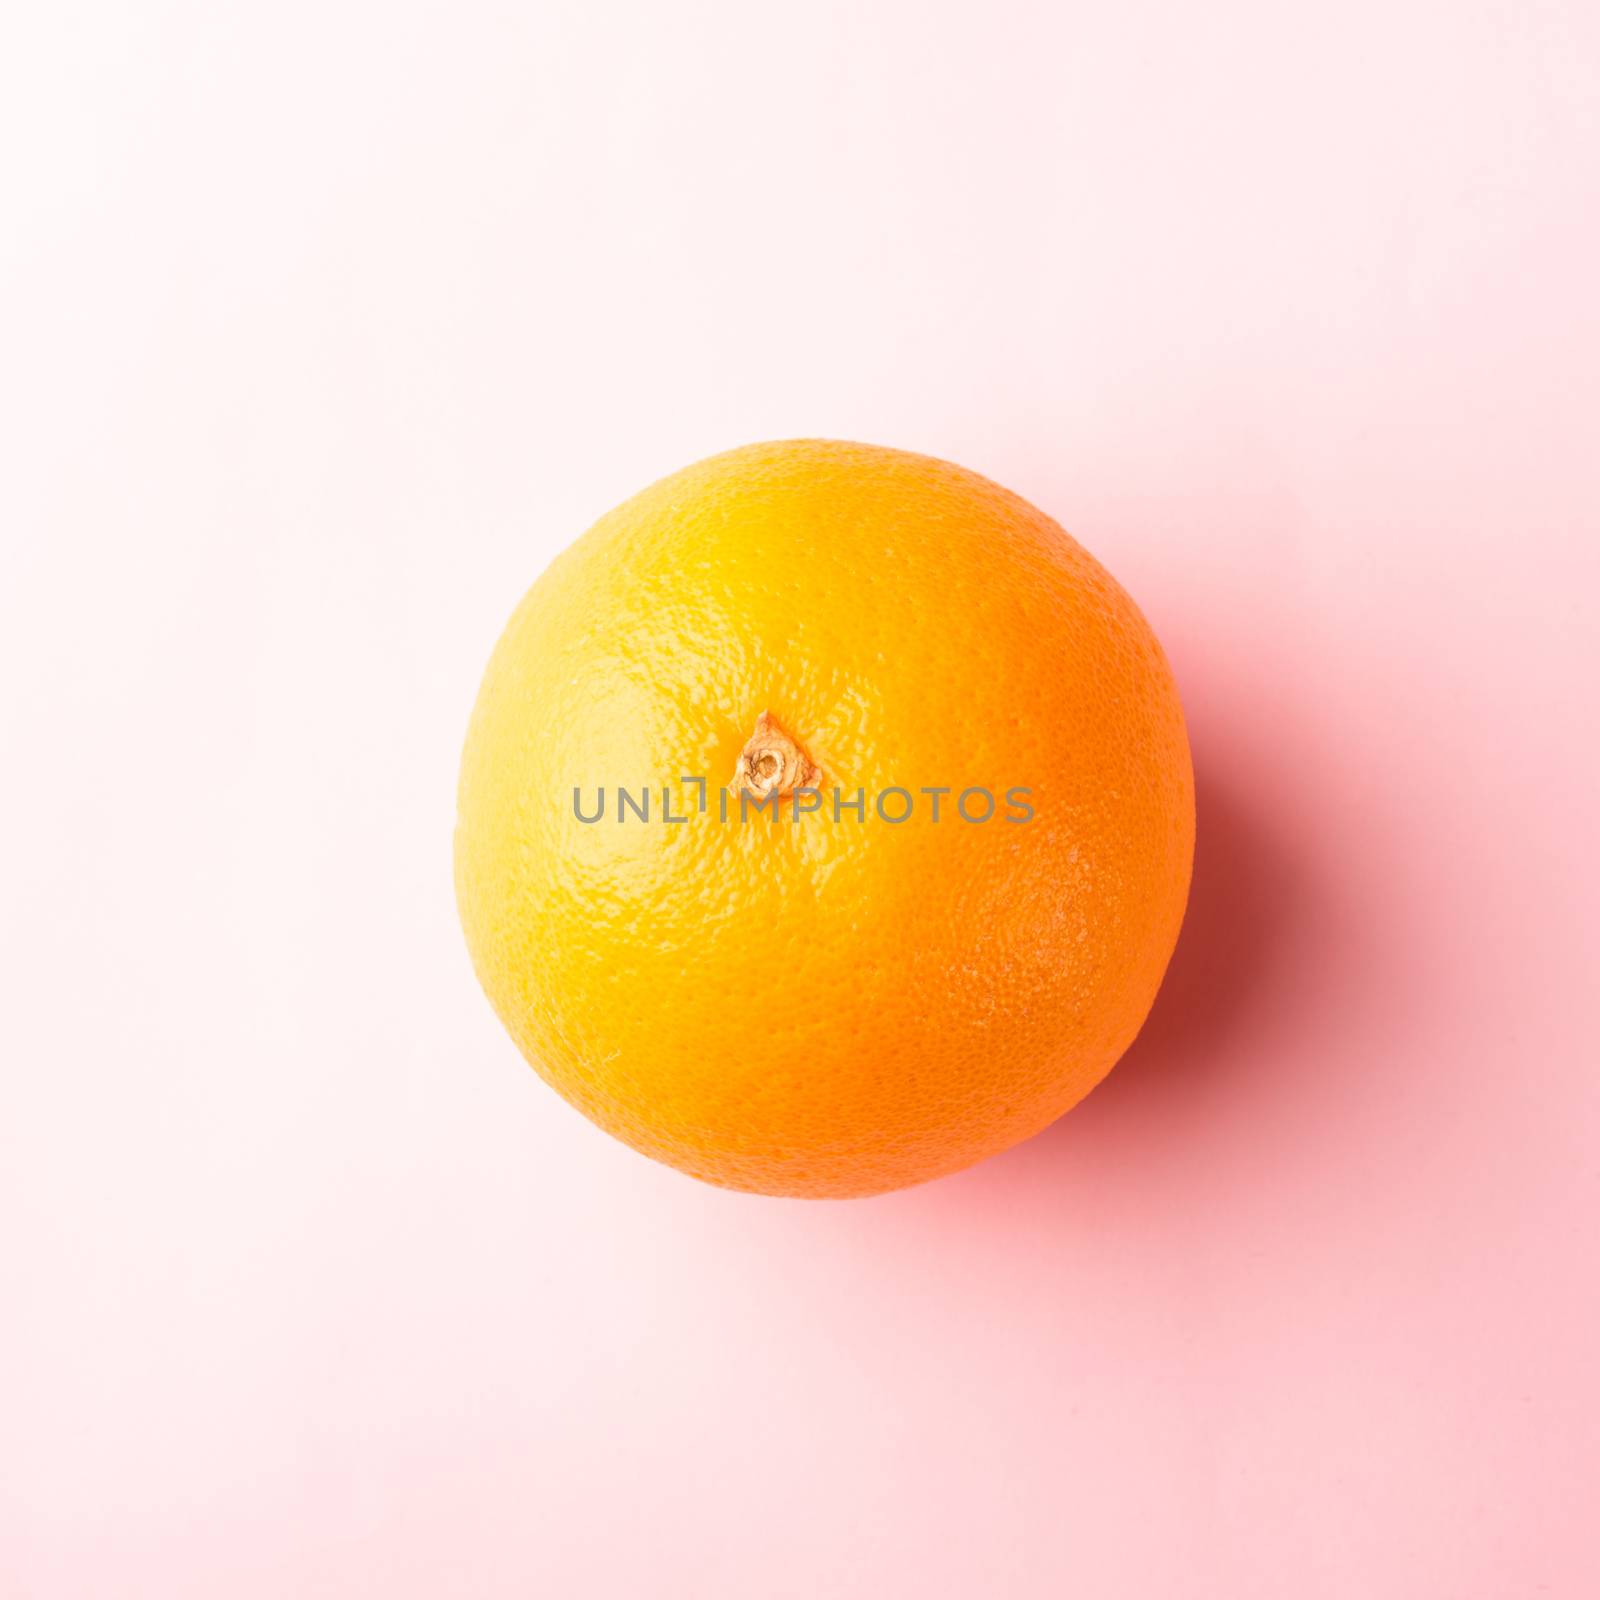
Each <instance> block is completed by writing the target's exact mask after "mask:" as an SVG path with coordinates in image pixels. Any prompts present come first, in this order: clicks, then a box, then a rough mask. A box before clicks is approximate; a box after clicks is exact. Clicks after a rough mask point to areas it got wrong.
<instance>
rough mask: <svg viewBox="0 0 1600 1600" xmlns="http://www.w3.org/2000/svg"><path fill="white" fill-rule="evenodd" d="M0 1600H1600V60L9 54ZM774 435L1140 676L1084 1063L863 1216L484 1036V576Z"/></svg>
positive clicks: (259, 35)
mask: <svg viewBox="0 0 1600 1600" xmlns="http://www.w3.org/2000/svg"><path fill="white" fill-rule="evenodd" d="M13 10H14V12H15V14H14V15H12V14H8V18H7V21H6V23H5V38H4V43H3V45H0V161H3V163H4V165H5V185H4V193H5V196H6V198H5V202H4V206H3V210H0V247H3V248H0V262H3V266H0V272H3V283H0V288H3V294H0V350H3V352H4V355H3V360H0V439H3V441H4V455H5V458H6V459H5V470H4V472H3V473H0V529H3V539H4V570H5V582H4V584H3V586H0V613H3V614H0V739H3V746H0V747H3V749H4V751H5V758H6V759H5V770H6V779H5V784H4V788H3V792H0V821H3V832H0V850H3V852H4V864H3V885H4V887H3V892H0V971H3V972H4V975H5V1001H4V1010H3V1015H0V1028H3V1032H4V1049H3V1068H0V1283H3V1285H4V1291H3V1292H4V1309H3V1312H0V1419H3V1420H0V1592H3V1593H4V1594H5V1595H6V1596H7V1597H11V1596H19V1597H28V1600H33V1597H42V1600H77V1597H84V1600H88V1597H94V1600H103V1597H106V1596H113V1595H117V1596H120V1595H137V1596H152V1597H154V1596H159V1597H161V1600H186V1597H195V1600H202V1597H203V1600H215V1597H217V1596H227V1597H229V1600H257V1597H260V1600H268V1597H271V1600H281V1597H285V1596H295V1597H318V1596H329V1597H341V1600H343V1597H349V1596H357V1595H373V1596H383V1597H385V1600H407V1597H412V1596H416V1597H424V1596H427V1597H433V1596H444V1595H451V1596H454V1595H461V1596H472V1597H491V1600H494V1597H501V1596H505V1597H510V1596H519V1597H521V1596H530V1595H551V1596H563V1597H565V1596H585V1597H588V1596H594V1597H601V1600H611V1597H629V1600H631V1597H670V1600H677V1597H685V1600H687V1597H691V1596H692V1597H698V1600H724V1597H726V1600H746V1597H751V1596H795V1597H800V1596H806V1597H810V1596H819V1595H826V1596H843V1597H848V1600H855V1597H861V1600H869V1597H870V1600H881V1597H899V1596H907V1597H910V1596H917V1597H923V1596H931V1597H945V1596H992V1595H994V1596H1023V1597H1035V1596H1063V1595H1071V1596H1076V1597H1107V1600H1143V1597H1161V1600H1172V1597H1174V1596H1178V1597H1186V1596H1206V1597H1209V1596H1217V1597H1226V1600H1249V1597H1253V1596H1261V1597H1272V1600H1279V1597H1282V1596H1285V1595H1293V1596H1297V1597H1304V1600H1315V1597H1322V1596H1328V1597H1339V1600H1346V1597H1350V1596H1361V1597H1363V1600H1371V1597H1378V1600H1383V1597H1390V1596H1393V1597H1405V1600H1416V1597H1433V1596H1441V1597H1469V1600H1476V1597H1501V1596H1523V1595H1542V1594H1550V1595H1560V1596H1573V1597H1588V1596H1592V1595H1594V1594H1595V1593H1597V1592H1600V1557H1597V1551H1596V1532H1595V1524H1594V1520H1593V1519H1594V1513H1595V1507H1596V1478H1597V1472H1600V1425H1597V1410H1600V1372H1597V1364H1596V1356H1595V1352H1596V1342H1597V1332H1600V1289H1597V1272H1596V1265H1597V1263H1596V1255H1597V1250H1596V1217H1597V1202H1600V1075H1597V1071H1596V1067H1597V1061H1600V1052H1597V1049H1596V1020H1597V1019H1596V983H1595V957H1596V952H1597V949H1600V928H1597V926H1596V901H1597V893H1596V891H1597V888H1600V884H1597V852H1596V844H1595V819H1596V806H1597V802H1600V794H1597V764H1596V758H1595V724H1596V718H1595V708H1594V695H1595V687H1596V682H1597V673H1596V666H1597V662H1596V642H1595V640H1596V628H1595V615H1594V597H1595V592H1596V583H1597V579H1600V572H1597V556H1596V548H1597V539H1600V459H1597V457H1600V452H1597V419H1600V293H1597V284H1600V223H1597V221H1596V214H1597V196H1600V114H1597V108H1600V73H1597V66H1600V10H1597V9H1596V8H1595V7H1594V6H1593V5H1592V4H1589V3H1586V0H1521V3H1518V4H1514V5H1513V4H1498V3H1497V4H1485V3H1482V0H1465V3H1463V0H1381V3H1380V0H1355V3H1353V4H1341V5H1337V6H1335V5H1323V6H1303V5H1284V4H1282V3H1281V0H1220V3H1217V4H1208V5H1205V6H1186V5H1179V4H1176V3H1166V4H1149V3H1141V0H1132V3H1125V4H1117V5H1088V4H1079V3H1073V4H1069V5H1064V6H1058V7H1043V6H1037V5H1028V4H999V5H991V6H979V5H972V4H954V3H949V4H943V3H941V4H929V3H927V0H918V3H915V4H913V3H910V0H895V3H888V4H885V3H878V4H862V3H853V4H848V5H847V4H821V5H817V4H813V5H808V6H787V7H772V6H763V5H756V4H750V3H748V0H741V3H732V0H728V3H716V4H705V3H698V4H694V3H690V4H686V3H678V4H673V5H670V6H666V5H656V4H649V3H645V0H636V3H630V4H620V5H619V4H604V3H595V0H565V3H559V4H548V3H547V4H541V5H528V6H510V5H495V4H488V3H465V4H460V3H458V4H455V5H452V6H448V7H447V6H421V5H407V4H385V5H382V6H380V5H377V4H374V3H367V4H333V5H329V4H326V3H324V0H318V3H316V4H309V3H301V4H277V5H270V6H255V7H235V8H225V7H224V8H218V7H198V6H188V5H177V4H171V5H160V4H150V3H145V4H136V5H128V4H111V3H106V4H104V5H101V6H88V5H70V4H68V5H59V6H45V5H37V6H33V7H23V8H13ZM795 434H827V435H833V436H842V437H850V438H861V439H867V440H873V441H877V442H882V443H887V444H895V445H901V446H907V447H910V448H914V449H919V450H925V451H929V452H932V453H935V454H940V455H948V456H951V457H953V458H955V459H957V460H960V461H962V462H964V463H967V464H968V465H971V466H973V467H976V468H978V469H979V470H981V471H984V472H987V473H989V474H990V475H992V476H994V477H996V478H998V479H1000V480H1001V481H1003V482H1005V483H1007V484H1009V485H1011V486H1013V487H1014V488H1016V489H1018V490H1019V491H1021V492H1022V493H1024V494H1026V495H1028V496H1030V497H1031V498H1033V499H1035V500H1036V501H1037V502H1038V503H1039V504H1041V505H1043V506H1044V507H1046V508H1047V509H1048V510H1050V511H1051V512H1052V513H1054V514H1055V515H1056V516H1058V517H1059V518H1061V519H1062V520H1063V521H1064V522H1065V523H1066V524H1067V525H1068V526H1069V527H1071V528H1072V529H1073V530H1074V531H1075V532H1076V533H1077V534H1078V535H1079V536H1080V537H1081V538H1082V539H1083V540H1084V541H1085V542H1086V543H1087V544H1088V545H1089V546H1090V547H1091V548H1092V549H1093V550H1094V551H1095V552H1096V553H1097V554H1098V555H1099V556H1100V557H1101V558H1102V559H1103V560H1104V561H1105V562H1106V563H1107V564H1108V565H1109V566H1110V567H1111V568H1112V570H1113V571H1114V572H1116V573H1117V574H1118V575H1119V577H1121V578H1122V580H1123V581H1124V582H1125V583H1126V584H1127V585H1128V586H1129V587H1130V588H1131V589H1132V590H1133V592H1134V593H1135V594H1136V595H1137V596H1138V598H1139V599H1140V601H1141V602H1142V603H1143V605H1144V606H1145V608H1146V610H1147V611H1148V613H1149V615H1150V617H1151V618H1152V620H1153V621H1154V623H1155V624H1156V626H1157V628H1158V630H1159V631H1160V632H1161V634H1162V636H1163V638H1164V639H1165V641H1166V643H1167V646H1168V648H1169V651H1170V653H1171V655H1172V658H1173V660H1174V663H1175V665H1176V667H1177V670H1178V674H1179V679H1180V682H1181V684H1182V686H1183V690H1184V694H1185V697H1186V700H1187V703H1188V706H1189V709H1190V714H1191V719H1192V732H1193V739H1194V746H1195V753H1196V758H1197V765H1198V771H1199V774H1200V780H1199V781H1200V797H1201V798H1200V805H1201V811H1200V847H1199V860H1198V871H1197V878H1196V884H1195V892H1194V902H1193V907H1192V911H1191V914H1190V919H1189V923H1188V927H1187V930H1186V932H1185V935H1184V939H1183V942H1182V945H1181V947H1180V949H1179V952H1178V955H1177V958H1176V962H1175V966H1174V969H1173V971H1172V973H1171V976H1170V980H1169V982H1168V985H1167V987H1166V990H1165V991H1164V993H1163V995H1162V997H1161V999H1160V1001H1159V1002H1158V1005H1157V1009H1156V1012H1155V1015H1154V1017H1153V1018H1152V1020H1151V1023H1150V1025H1149V1027H1148V1029H1147V1031H1146V1033H1145V1036H1144V1037H1143V1038H1142V1039H1141V1041H1140V1042H1139V1044H1138V1045H1137V1046H1136V1047H1135V1049H1134V1051H1133V1052H1132V1054H1131V1055H1130V1056H1129V1058H1128V1059H1127V1060H1126V1062H1125V1063H1124V1064H1123V1066H1122V1067H1121V1068H1120V1069H1119V1071H1118V1072H1117V1073H1116V1074H1115V1075H1114V1076H1113V1078H1112V1079H1111V1081H1110V1082H1109V1083H1108V1084H1107V1085H1106V1086H1105V1087H1104V1088H1103V1089H1102V1090H1101V1091H1100V1092H1099V1093H1097V1094H1096V1095H1095V1096H1094V1097H1093V1098H1092V1100H1091V1101H1090V1102H1089V1103H1087V1104H1086V1105H1085V1106H1084V1107H1083V1108H1082V1109H1081V1110H1080V1111H1079V1112H1077V1113H1075V1114H1074V1115H1072V1116H1071V1117H1069V1118H1068V1119H1066V1120H1065V1121H1064V1122H1063V1123H1061V1124H1059V1125H1058V1126H1057V1127H1056V1128H1054V1129H1052V1130H1051V1131H1050V1132H1049V1133H1047V1134H1045V1135H1044V1136H1042V1137H1041V1138H1039V1139H1037V1140H1035V1141H1034V1142H1033V1143H1032V1144H1031V1145H1028V1146H1026V1147H1024V1148H1022V1149H1020V1150H1017V1151H1015V1152H1013V1153H1011V1154H1010V1155H1008V1156H1004V1157H1001V1158H1000V1159H997V1160H995V1161H993V1162H991V1163H990V1164H988V1165H987V1166H984V1167H981V1168H979V1169H977V1170H976V1171H973V1172H970V1173H968V1174H966V1175H964V1176H961V1177H959V1178H955V1179H951V1180H949V1181H946V1182H943V1183H939V1184H935V1185H933V1186H931V1187H928V1188H925V1189H922V1190H918V1191H913V1192H910V1193H906V1194H901V1195H897V1196H892V1197H888V1198H885V1199H882V1200H876V1201H868V1202H856V1203H846V1204H807V1203H799V1202H779V1201H764V1200H760V1199H754V1198H750V1197H745V1196H739V1195H732V1194H724V1193H720V1192H718V1191H715V1190H712V1189H709V1188H703V1187H700V1186H698V1185H696V1184H695V1183H693V1182H691V1181H689V1180H687V1179H685V1178H682V1177H679V1176H678V1175H676V1174H674V1173H672V1172H669V1171H667V1170H665V1169H660V1168H656V1167H654V1166H652V1165H650V1164H649V1163H647V1162H645V1161H643V1160H642V1159H640V1158H639V1157H637V1156H635V1155H633V1154H631V1153H630V1152H628V1151H627V1150H625V1149H623V1148H622V1147H621V1146H619V1145H616V1144H613V1143H611V1142H610V1141H608V1140H607V1139H606V1138H604V1137H603V1136H602V1135H600V1134H599V1133H598V1132H596V1131H594V1130H593V1129H591V1128H590V1127H589V1126H588V1125H587V1124H586V1123H585V1122H583V1121H582V1120H581V1119H580V1118H578V1117H577V1116H576V1115H575V1114H574V1113H572V1112H570V1111H569V1110H567V1109H566V1108H565V1107H564V1106H563V1105H562V1104H561V1103H560V1102H559V1101H558V1100H557V1099H556V1098H555V1097H554V1096H553V1095H551V1094H550V1093H549V1092H548V1091H547V1090H545V1089H544V1088H543V1087H542V1086H541V1085H540V1084H539V1083H538V1082H537V1081H536V1080H535V1078H534V1077H533V1075H532V1074H531V1073H529V1072H528V1071H527V1070H526V1068H525V1067H524V1066H523V1065H522V1064H521V1062H520V1061H519V1059H518V1057H517V1055H516V1053H515V1051H514V1049H513V1047H512V1046H511V1044H510V1043H509V1041H508V1040H507V1039H506V1038H505V1037H504V1035H503V1034H502V1033H501V1031H500V1029H499V1027H498V1025H497V1024H496V1023H495V1021H494V1019H493V1017H492V1016H491V1014H490V1011H489V1008H488V1006H487V1005H486V1004H485V1003H484V1001H483V1000H482V998H481V997H480V996H479V994H478V993H477V991H476V988H475V986H474V983H473V980H472V977H471V974H470V972H469V969H468V965H467V960H466V956H465V952H464V949H463V946H462V941H461V938H460V936H459V933H458V931H457V928H456V925H455V918H454V910H453V904H452V896H451V887H450V867H449V860H450V830H451V825H452V818H453V784H454V778H455V766H456V758H457V754H458V751H459V745H460V739H461V735H462V732H463V728H464V725H465V718H466V714H467V709H468V707H469V705H470V702H471V698H472V694H473V691H474V689H475V686H476V682H477V677H478V674H479V672H480V670H481V668H482V665H483V662H484V659H485V657H486V655H487V652H488V649H489V647H490V644H491V643H492V641H493V639H494V637H495V635H496V633H497V631H498V629H499V627H500V625H501V623H502V622H503V620H504V618H505V616H506V615H507V613H508V612H509V610H510V608H511V606H512V605H513V603H514V602H515V601H516V599H517V598H518V597H519V596H520V594H521V593H522V591H523V590H524V588H525V587H526V586H527V585H528V583H529V582H531V580H532V579H533V578H534V577H535V576H536V574H537V573H538V571H539V570H540V568H541V567H542V566H543V565H544V563H545V562H546V561H547V560H548V559H549V558H550V557H551V556H552V555H553V554H554V553H555V551H556V550H557V549H559V548H560V547H561V546H562V545H563V544H564V543H565V542H567V541H568V540H569V539H570V538H572V537H573V536H575V535H576V534H577V533H578V532H580V531H581V530H582V528H583V527H584V526H585V525H586V524H587V522H588V521H589V520H591V519H592V518H593V517H594V516H595V515H597V514H598V513H599V512H601V511H603V510H604V509H606V508H607V507H608V506H609V505H611V504H612V503H614V502H615V501H616V500H618V499H620V498H622V497H623V496H625V495H626V494H628V493H630V492H632V491H633V490H634V489H636V488H638V487H640V486H642V485H643V484H644V483H646V482H647V481H649V480H650V479H652V478H654V477H656V476H658V475H659V474H661V473H663V472H665V471H667V470H670V469H671V468H673V467H676V466H678V465H680V464H682V463H683V462H686V461H688V460H691V459H693V458H695V457H697V456H701V455H704V454H708V453H710V452H712V451H714V450H717V449H720V448H724V447H726V446H729V445H733V444H737V443H742V442H745V441H748V440H752V439H760V438H766V437H774V436H786V435H795Z"/></svg>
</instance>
